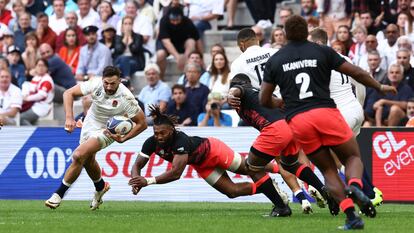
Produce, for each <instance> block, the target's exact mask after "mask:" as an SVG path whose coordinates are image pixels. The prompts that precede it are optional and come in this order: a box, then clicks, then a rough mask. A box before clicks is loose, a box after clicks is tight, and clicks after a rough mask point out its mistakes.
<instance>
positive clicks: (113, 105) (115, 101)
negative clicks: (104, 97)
mask: <svg viewBox="0 0 414 233" xmlns="http://www.w3.org/2000/svg"><path fill="white" fill-rule="evenodd" d="M116 106H118V101H117V100H112V107H114V108H115V107H116Z"/></svg>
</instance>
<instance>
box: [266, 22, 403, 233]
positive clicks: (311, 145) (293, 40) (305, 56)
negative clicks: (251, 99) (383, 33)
mask: <svg viewBox="0 0 414 233" xmlns="http://www.w3.org/2000/svg"><path fill="white" fill-rule="evenodd" d="M285 31H286V38H287V39H288V44H287V45H286V46H284V47H283V48H282V49H280V50H279V51H278V52H277V53H276V54H275V55H274V56H272V57H271V58H270V59H269V60H268V62H267V63H266V67H265V71H264V77H263V83H262V85H261V90H260V95H259V96H260V103H261V104H262V105H264V106H267V107H276V106H277V104H278V103H277V102H275V101H274V99H273V98H272V92H273V91H274V89H275V87H276V85H278V86H279V87H280V90H281V94H282V98H283V100H284V103H285V108H286V119H287V121H288V124H289V126H290V128H291V129H292V131H293V134H294V137H295V139H297V140H298V142H299V143H300V145H301V147H302V148H303V150H304V152H305V153H306V154H307V155H308V158H309V159H310V161H312V162H313V163H314V164H315V165H316V166H317V167H318V168H319V170H321V172H322V174H323V175H324V177H325V185H326V186H327V187H328V189H329V192H330V193H331V195H332V196H333V197H334V198H335V199H336V200H337V202H338V203H339V205H340V207H341V209H342V210H343V211H344V212H345V214H346V216H347V219H346V222H345V225H344V226H343V227H342V228H343V229H362V228H363V227H364V222H363V221H362V219H361V218H360V217H359V216H358V215H357V213H356V212H355V209H354V201H355V202H356V203H357V204H358V205H359V207H360V210H361V211H362V212H363V213H364V214H366V215H367V216H369V217H375V215H376V210H375V207H374V206H373V205H372V203H371V201H370V199H369V198H368V197H367V196H365V194H364V193H363V192H362V191H361V188H362V182H361V176H362V170H363V165H362V161H361V156H360V152H359V148H358V145H357V142H356V140H355V138H354V137H353V134H352V131H351V129H350V128H349V126H348V125H347V124H346V122H345V120H344V119H343V117H342V115H341V113H340V112H339V110H338V109H337V108H336V105H335V102H334V101H333V100H332V99H331V98H330V90H329V83H330V76H331V70H337V71H339V72H341V73H344V74H346V75H348V76H351V77H352V78H354V79H355V80H356V81H358V82H360V83H362V84H364V85H366V86H370V87H373V88H374V89H376V90H377V91H379V92H382V93H384V94H385V93H388V92H391V93H396V92H397V91H396V89H395V88H394V87H391V86H387V85H381V84H380V83H378V82H377V81H376V80H375V79H373V78H372V77H370V75H369V74H368V73H367V72H365V71H363V70H362V69H361V68H359V67H357V66H354V65H352V64H350V63H348V62H346V61H345V59H343V58H342V57H340V56H339V55H338V54H337V53H336V52H335V51H334V50H333V49H331V48H329V47H327V46H323V45H318V44H315V43H311V42H309V41H307V37H308V28H307V23H306V21H305V19H303V18H302V17H301V16H297V15H294V16H291V17H290V18H289V19H288V20H287V21H286V24H285ZM329 148H331V149H332V150H333V151H334V152H335V153H336V154H337V155H338V158H339V160H340V161H341V162H342V164H344V165H345V169H346V170H345V175H346V180H347V185H344V184H343V182H342V181H341V179H340V177H339V175H338V173H337V170H336V165H335V162H334V160H333V158H332V157H331V156H330V153H329ZM282 161H283V164H284V165H285V166H286V170H288V171H290V172H292V173H295V172H296V170H297V169H298V166H297V165H296V164H297V159H296V158H295V157H293V156H282Z"/></svg>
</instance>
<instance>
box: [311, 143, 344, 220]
mask: <svg viewBox="0 0 414 233" xmlns="http://www.w3.org/2000/svg"><path fill="white" fill-rule="evenodd" d="M308 158H309V159H310V161H311V162H312V163H314V164H315V165H316V166H317V167H318V168H319V170H320V171H321V172H322V174H323V176H324V178H325V186H324V187H323V188H322V191H321V192H320V193H321V194H322V195H323V197H324V198H325V199H326V201H327V203H328V207H329V211H330V213H331V214H332V215H334V216H335V215H338V213H339V206H338V204H337V203H340V202H342V201H343V200H344V199H345V198H346V197H345V195H344V191H345V186H344V184H343V183H342V180H341V178H340V177H339V175H338V172H337V169H336V165H335V161H334V160H333V159H332V157H331V156H330V153H329V150H328V149H327V148H326V147H321V148H319V149H318V150H316V151H315V152H313V153H311V154H310V155H308ZM318 191H319V190H318Z"/></svg>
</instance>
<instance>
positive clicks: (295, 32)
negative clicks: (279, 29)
mask: <svg viewBox="0 0 414 233" xmlns="http://www.w3.org/2000/svg"><path fill="white" fill-rule="evenodd" d="M285 32H286V39H288V40H290V41H306V39H307V38H308V34H309V33H308V23H306V20H305V19H304V18H303V17H302V16H299V15H292V16H290V17H289V18H288V20H286V23H285Z"/></svg>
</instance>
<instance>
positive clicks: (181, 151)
mask: <svg viewBox="0 0 414 233" xmlns="http://www.w3.org/2000/svg"><path fill="white" fill-rule="evenodd" d="M150 111H151V112H150V115H151V117H152V118H153V119H154V128H153V129H154V135H153V136H151V137H149V138H148V139H147V140H146V141H145V142H144V144H143V146H142V150H141V152H140V153H139V155H138V157H137V159H136V161H135V163H134V165H133V166H132V171H131V177H132V178H131V180H130V181H129V184H130V185H131V186H132V192H133V194H135V195H136V194H137V193H138V192H139V190H140V189H141V188H143V187H145V186H148V185H153V184H165V183H169V182H172V181H175V180H178V179H180V177H181V175H182V173H183V171H184V169H185V167H186V165H192V166H193V168H194V169H195V170H196V171H197V173H198V174H199V176H201V177H202V178H203V179H204V180H205V181H206V182H207V183H208V184H209V185H211V186H212V187H213V188H215V189H216V190H218V191H219V192H221V193H223V194H225V195H227V196H228V197H229V198H235V197H239V196H247V195H253V194H256V193H263V194H265V195H266V197H267V198H269V199H270V200H271V201H272V202H273V204H274V205H275V206H274V208H273V210H272V212H271V213H270V216H273V217H285V216H290V215H291V213H292V212H291V209H290V208H289V206H288V205H287V203H286V204H285V203H284V201H283V200H282V198H281V197H280V195H279V194H278V192H277V190H276V187H275V185H274V183H273V181H272V179H271V178H270V176H269V175H268V174H267V173H266V172H265V171H258V172H251V171H250V170H248V169H247V168H246V167H245V159H244V158H243V157H241V156H240V154H239V153H236V152H234V151H233V150H232V149H230V148H229V147H228V146H227V145H226V144H224V143H223V142H222V141H220V140H218V139H216V138H202V137H197V136H188V135H186V134H185V133H183V132H180V131H177V130H176V128H175V124H176V118H175V116H169V115H165V114H162V113H161V112H160V109H159V107H158V106H150ZM153 154H157V155H158V156H160V157H161V158H163V159H165V160H167V161H169V162H171V163H172V168H171V170H168V171H166V172H164V173H162V174H161V175H159V176H157V177H149V178H145V177H143V176H141V169H142V168H143V167H144V166H145V165H146V164H147V162H148V160H149V158H150V156H153ZM272 169H273V164H269V165H268V167H267V170H272ZM226 170H228V171H232V172H234V173H237V174H244V175H249V176H250V177H251V178H252V179H253V181H254V182H255V183H249V182H244V183H233V181H232V180H231V179H230V177H229V175H228V174H227V172H226Z"/></svg>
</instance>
